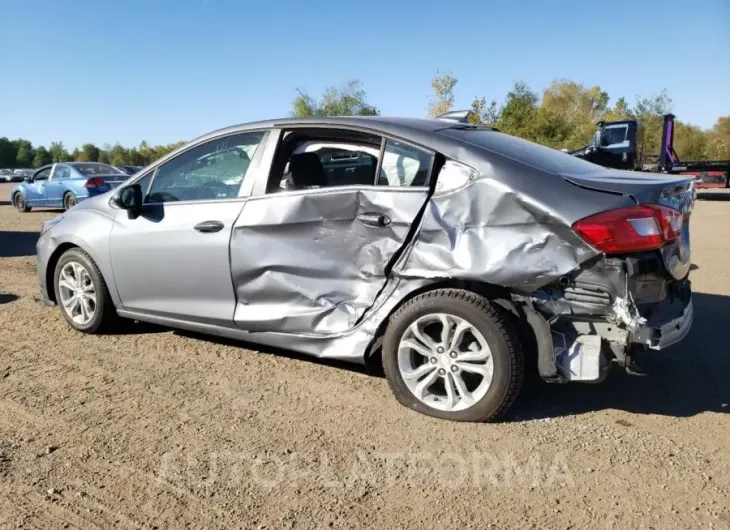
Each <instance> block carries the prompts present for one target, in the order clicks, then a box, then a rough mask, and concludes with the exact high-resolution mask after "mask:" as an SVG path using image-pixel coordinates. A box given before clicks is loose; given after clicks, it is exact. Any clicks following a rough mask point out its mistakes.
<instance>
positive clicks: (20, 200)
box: [13, 193, 30, 213]
mask: <svg viewBox="0 0 730 530" xmlns="http://www.w3.org/2000/svg"><path fill="white" fill-rule="evenodd" d="M13 204H15V208H16V209H17V210H18V211H19V212H24V213H25V212H29V211H30V206H28V203H26V202H25V198H24V197H23V195H22V194H21V193H16V194H15V199H14V200H13Z"/></svg>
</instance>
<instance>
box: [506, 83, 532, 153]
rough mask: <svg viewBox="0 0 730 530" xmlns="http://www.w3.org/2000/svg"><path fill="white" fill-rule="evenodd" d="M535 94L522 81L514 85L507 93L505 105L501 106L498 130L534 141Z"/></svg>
mask: <svg viewBox="0 0 730 530" xmlns="http://www.w3.org/2000/svg"><path fill="white" fill-rule="evenodd" d="M537 102H538V98H537V94H535V93H534V92H533V91H532V90H530V87H529V86H527V84H525V83H523V82H522V81H518V82H516V83H515V85H514V87H513V88H512V90H510V91H509V92H508V93H507V98H506V100H505V104H504V105H503V106H502V115H501V119H500V122H499V124H500V128H501V130H503V131H504V132H506V133H508V134H513V135H515V136H519V137H521V138H525V139H527V140H533V141H535V140H536V139H537V133H536V128H535V121H534V120H535V116H536V114H537Z"/></svg>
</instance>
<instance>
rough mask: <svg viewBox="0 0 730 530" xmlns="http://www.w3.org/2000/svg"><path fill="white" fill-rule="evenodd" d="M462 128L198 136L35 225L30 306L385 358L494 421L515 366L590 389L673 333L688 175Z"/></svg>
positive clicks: (90, 322) (458, 405)
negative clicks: (615, 166)
mask: <svg viewBox="0 0 730 530" xmlns="http://www.w3.org/2000/svg"><path fill="white" fill-rule="evenodd" d="M466 118H467V116H466V114H465V113H452V114H450V115H448V116H445V117H443V119H436V120H421V119H399V118H385V117H349V118H311V119H287V120H275V121H267V122H259V123H251V124H246V125H241V126H237V127H231V128H228V129H223V130H219V131H215V132H213V133H210V134H208V135H206V136H203V137H201V138H198V139H197V140H194V141H193V142H191V143H190V144H188V145H186V146H184V147H182V148H180V149H178V150H176V151H174V152H172V153H171V154H169V155H167V156H166V157H164V158H163V159H161V160H159V161H158V162H156V163H155V164H153V165H151V166H149V167H147V168H145V169H144V170H143V171H142V172H140V173H139V174H137V175H136V176H134V177H132V179H130V180H129V181H127V182H126V183H125V184H124V185H123V186H121V187H120V188H117V189H116V190H113V191H111V192H109V193H106V194H104V195H100V196H98V197H94V198H91V199H89V200H87V201H85V202H83V203H80V204H78V205H77V206H75V207H74V208H72V209H71V210H69V211H68V212H66V213H65V214H64V215H63V216H61V217H58V218H56V219H54V220H52V221H49V222H47V223H46V224H45V225H44V227H43V231H42V235H41V237H40V239H39V241H38V247H37V250H38V261H39V267H38V271H39V276H40V283H41V287H42V292H43V297H44V299H45V300H47V302H48V303H49V304H57V305H59V306H60V309H61V313H62V315H63V317H64V318H65V319H66V320H67V321H68V323H69V325H71V326H72V327H73V328H74V329H76V330H78V331H82V332H86V333H100V332H103V331H105V330H108V329H110V326H113V325H114V324H115V321H116V320H117V319H118V318H119V317H123V318H126V319H134V320H139V321H147V322H153V323H158V324H162V325H166V326H171V327H175V328H183V329H187V330H192V331H196V332H203V333H210V334H214V335H219V336H224V337H229V338H234V339H240V340H242V341H246V342H248V343H254V344H260V345H269V346H276V347H282V348H286V349H289V350H295V351H297V352H304V353H306V354H311V355H313V356H316V357H322V358H331V359H340V360H347V361H353V362H360V363H369V362H372V361H373V360H375V359H382V364H383V367H384V370H385V374H386V377H387V379H388V382H389V384H390V387H391V389H392V391H393V393H394V394H395V396H396V398H397V399H398V401H399V402H400V403H402V404H403V405H405V406H407V407H410V408H413V409H415V410H417V411H419V412H422V413H425V414H428V415H431V416H436V417H439V418H446V419H451V420H462V421H488V420H493V419H495V418H497V417H499V416H500V415H502V414H503V413H504V412H505V411H507V409H508V408H509V407H510V405H511V404H512V403H513V401H514V400H515V398H516V396H517V394H518V392H519V390H520V387H521V385H522V381H523V378H524V375H525V372H526V370H530V371H536V372H537V373H539V375H540V377H542V378H543V379H544V380H547V381H552V382H571V381H591V382H595V381H599V380H601V379H602V378H603V377H605V375H606V373H607V371H608V369H609V366H610V365H611V364H614V363H617V364H619V365H621V366H629V365H630V363H631V357H632V355H633V354H634V352H636V351H637V350H641V349H662V348H665V347H667V346H669V345H671V344H674V343H676V342H677V341H679V340H681V339H682V338H683V337H684V336H685V335H686V334H687V332H688V330H689V328H690V325H691V322H692V301H691V291H690V282H689V280H688V274H689V269H690V247H689V220H690V214H691V209H692V184H691V183H692V179H691V178H685V177H681V176H671V177H670V176H657V175H649V174H644V173H638V172H621V171H614V170H609V169H606V168H603V167H601V166H597V165H594V164H592V163H589V162H586V161H584V160H580V159H577V158H575V157H572V156H570V155H567V154H564V153H561V152H559V151H556V150H553V149H549V148H547V147H543V146H539V145H536V144H534V143H531V142H527V141H524V140H521V139H518V138H515V137H512V136H509V135H506V134H503V133H500V132H498V131H497V130H495V129H491V128H488V127H484V126H477V125H470V124H469V123H467V120H466ZM292 383H293V384H295V382H292Z"/></svg>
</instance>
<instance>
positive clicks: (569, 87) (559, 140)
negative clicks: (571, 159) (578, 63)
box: [535, 80, 608, 149]
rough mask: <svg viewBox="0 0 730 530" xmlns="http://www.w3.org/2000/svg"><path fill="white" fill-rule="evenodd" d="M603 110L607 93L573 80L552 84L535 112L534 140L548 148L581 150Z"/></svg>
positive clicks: (606, 103)
mask: <svg viewBox="0 0 730 530" xmlns="http://www.w3.org/2000/svg"><path fill="white" fill-rule="evenodd" d="M607 107H608V94H607V93H606V92H604V91H602V90H601V89H600V87H598V86H594V87H591V88H586V87H585V86H583V85H582V84H580V83H576V82H574V81H567V80H556V81H553V82H552V84H551V85H550V87H548V88H547V90H545V92H544V94H543V96H542V101H541V102H540V105H539V108H538V111H537V116H536V120H537V122H536V124H535V125H536V131H535V132H536V137H537V139H538V141H540V142H542V143H545V144H547V145H550V146H551V147H566V148H570V149H576V148H578V147H581V146H583V145H585V138H586V137H588V138H590V136H591V134H592V133H593V131H594V130H595V128H596V125H595V124H596V122H597V121H598V120H599V119H600V117H601V116H602V115H603V114H605V112H606V109H607Z"/></svg>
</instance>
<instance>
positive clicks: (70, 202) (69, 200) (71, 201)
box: [63, 193, 76, 210]
mask: <svg viewBox="0 0 730 530" xmlns="http://www.w3.org/2000/svg"><path fill="white" fill-rule="evenodd" d="M74 206H76V195H74V194H73V193H67V194H66V195H64V196H63V209H64V210H70V209H71V208H73V207H74Z"/></svg>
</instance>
